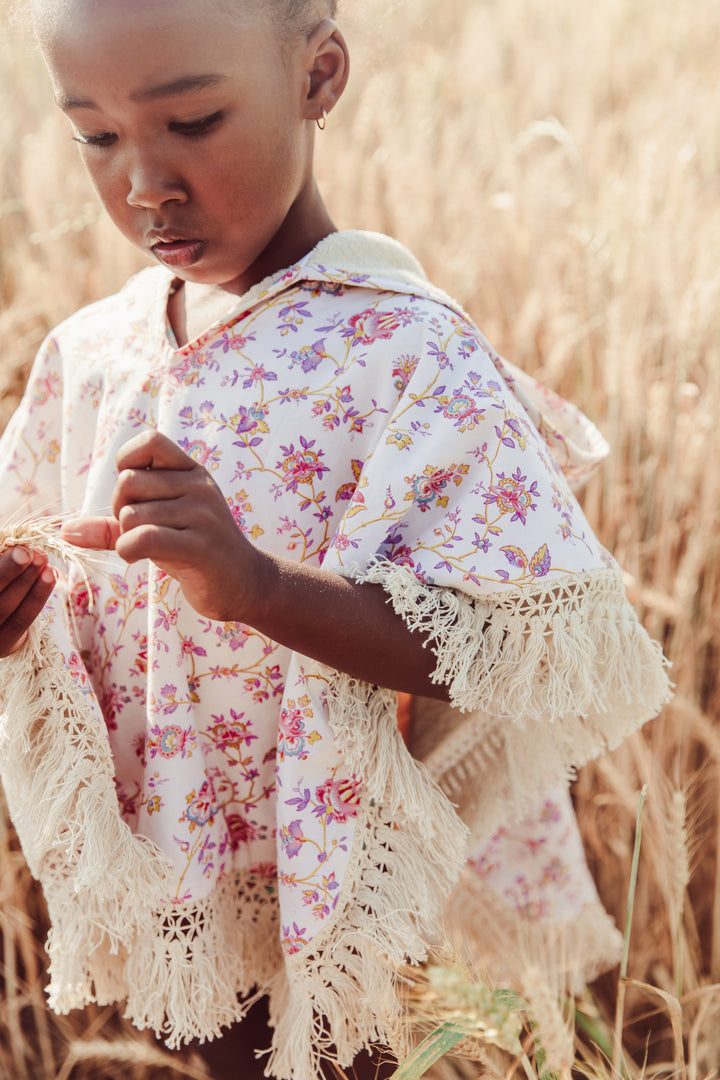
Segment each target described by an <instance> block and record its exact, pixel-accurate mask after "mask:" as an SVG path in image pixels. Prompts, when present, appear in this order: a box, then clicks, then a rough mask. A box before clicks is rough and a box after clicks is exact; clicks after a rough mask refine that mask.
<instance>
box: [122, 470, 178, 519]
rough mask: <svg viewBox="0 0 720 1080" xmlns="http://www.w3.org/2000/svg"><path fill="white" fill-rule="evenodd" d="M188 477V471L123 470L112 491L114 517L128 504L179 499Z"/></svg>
mask: <svg viewBox="0 0 720 1080" xmlns="http://www.w3.org/2000/svg"><path fill="white" fill-rule="evenodd" d="M188 477H189V473H188V471H187V470H180V469H123V470H122V472H121V473H120V475H119V476H118V478H117V483H116V484H115V490H114V491H113V497H112V509H113V513H114V514H115V517H117V518H119V516H120V510H121V509H122V507H123V506H127V505H128V504H129V503H142V502H150V501H152V500H158V499H177V498H179V497H180V496H182V495H184V494H185V493H186V491H187V489H188V484H189V482H190V481H189V479H188Z"/></svg>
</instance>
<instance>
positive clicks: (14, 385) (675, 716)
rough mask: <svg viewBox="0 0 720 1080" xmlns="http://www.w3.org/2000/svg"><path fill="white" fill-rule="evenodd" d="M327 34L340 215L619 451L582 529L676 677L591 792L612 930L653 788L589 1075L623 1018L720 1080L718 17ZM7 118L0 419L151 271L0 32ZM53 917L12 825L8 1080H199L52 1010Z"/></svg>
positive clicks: (620, 9)
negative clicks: (660, 706)
mask: <svg viewBox="0 0 720 1080" xmlns="http://www.w3.org/2000/svg"><path fill="white" fill-rule="evenodd" d="M339 21H340V23H341V25H342V26H343V29H344V30H345V32H346V35H347V38H348V41H349V44H350V48H351V54H352V60H353V71H352V78H351V83H350V87H349V89H348V91H347V94H346V96H345V98H344V99H343V101H342V102H341V104H340V105H339V106H338V108H337V109H336V110H335V111H334V112H333V113H332V114H331V116H330V117H329V119H328V125H327V130H326V131H325V132H324V133H323V134H322V135H320V134H319V133H318V140H317V143H318V150H317V168H318V176H319V180H320V184H321V187H322V188H323V191H324V194H325V196H326V200H327V202H328V205H329V207H330V210H331V213H332V214H333V216H334V218H335V220H336V223H337V224H338V225H339V226H340V227H357V228H368V229H377V230H381V231H384V232H388V233H390V234H392V235H393V236H395V237H397V238H398V239H399V240H401V241H402V242H403V243H405V244H406V245H407V246H408V247H410V248H411V249H412V250H413V251H414V252H415V254H416V255H417V256H418V257H419V258H420V260H421V262H422V263H423V264H424V266H425V268H426V270H427V271H428V273H429V275H430V276H431V278H432V279H433V280H434V281H435V282H436V283H437V284H438V285H440V286H442V287H444V288H445V289H446V290H447V291H448V292H450V293H451V294H453V295H454V296H455V297H456V298H457V299H458V300H459V301H460V302H461V303H462V304H463V305H464V306H465V307H466V308H467V309H468V310H469V311H470V313H471V314H472V316H473V317H474V319H475V320H476V321H477V323H478V324H479V326H480V328H481V329H482V330H483V331H484V333H485V334H486V336H487V337H488V338H489V339H490V341H491V342H492V344H493V346H494V347H495V348H496V349H497V350H498V351H499V352H500V353H502V354H504V355H505V356H507V357H508V358H509V359H510V360H512V361H513V362H514V363H516V364H518V365H519V366H521V367H524V368H526V369H527V370H528V371H531V372H533V373H534V374H536V375H537V376H538V377H539V378H541V379H542V380H543V381H544V382H546V383H547V384H548V385H550V386H551V387H553V388H554V389H556V390H558V391H559V392H560V393H562V394H564V395H565V396H567V397H569V398H571V399H572V400H574V401H575V402H576V403H577V404H579V405H580V406H581V407H582V408H583V409H584V410H585V411H586V412H587V413H588V414H589V416H590V417H591V418H592V419H593V420H594V421H595V422H596V423H597V424H598V425H599V427H600V428H601V430H602V431H603V433H604V434H605V436H606V437H607V438H608V440H609V441H610V443H611V445H612V456H611V458H610V460H609V462H608V464H607V465H606V467H605V468H604V469H603V470H602V472H601V475H600V476H599V477H598V478H597V479H596V480H594V481H593V482H592V483H591V485H590V486H589V488H588V489H587V491H586V492H585V495H584V505H585V508H586V512H587V513H588V516H589V518H590V520H591V523H592V524H593V525H594V527H595V529H596V531H597V532H598V534H599V535H600V537H601V539H602V540H603V542H604V543H605V544H606V546H608V547H609V548H610V549H611V550H612V551H613V552H614V553H615V554H616V556H617V557H618V559H619V560H620V562H621V563H622V565H623V566H624V568H625V569H626V571H627V587H628V592H629V595H630V597H631V599H632V601H633V602H634V603H635V605H636V607H637V609H638V611H639V613H640V616H641V618H642V619H643V621H644V623H645V625H646V626H647V628H648V630H649V631H650V633H651V634H653V635H654V636H655V637H657V638H658V639H659V640H660V641H661V642H662V644H663V647H664V649H665V651H666V654H667V656H668V657H669V658H670V660H671V661H672V664H673V671H672V677H673V679H674V682H675V684H676V697H675V699H674V701H673V703H672V704H671V705H670V706H669V707H668V708H667V709H666V710H665V712H664V713H663V714H662V715H661V717H659V718H658V719H657V720H656V721H654V722H653V723H652V724H650V725H647V727H646V728H645V729H644V730H643V732H642V733H641V734H640V735H638V736H636V737H634V738H633V739H631V740H629V741H628V743H627V744H625V745H624V746H623V747H622V748H621V749H620V750H619V751H618V752H616V753H615V754H613V755H609V756H607V757H606V758H603V759H602V760H600V761H599V762H597V763H594V764H593V765H592V766H590V767H588V768H586V769H585V770H583V772H582V774H581V776H580V777H579V779H578V781H577V784H576V785H575V789H574V797H575V801H576V809H577V813H578V818H579V820H580V823H581V828H582V832H583V837H584V841H585V845H586V850H587V854H588V859H589V862H590V865H591V867H592V869H593V872H594V874H595V877H596V880H597V882H598V886H599V889H600V892H601V895H602V898H603V900H604V902H605V904H606V906H607V907H608V909H609V910H610V912H611V913H612V914H613V915H614V916H615V918H616V919H617V921H618V923H619V925H620V926H621V928H622V927H623V926H624V922H625V906H626V903H627V895H628V885H629V880H630V864H631V858H632V848H633V839H634V828H635V816H636V810H637V804H638V793H639V790H640V788H641V787H642V785H643V784H647V785H648V799H647V803H646V806H645V811H644V813H645V817H644V823H643V826H644V832H643V846H642V852H641V859H640V867H639V873H638V882H637V889H636V894H635V902H634V921H633V935H632V939H631V950H630V960H629V976H630V978H631V979H633V980H635V982H636V983H643V984H646V985H644V986H638V985H634V984H633V983H630V982H625V983H623V985H622V993H621V994H620V998H621V1002H620V1006H621V1007H620V1008H618V993H619V988H620V984H619V980H618V973H617V971H615V972H613V973H610V974H609V975H607V976H604V977H603V978H602V979H601V980H599V982H598V983H596V984H595V985H594V986H593V987H592V988H591V991H589V992H588V994H587V995H586V996H585V997H584V998H583V999H582V1000H581V1001H580V1002H579V1003H578V1004H577V1012H576V1021H577V1024H576V1035H575V1052H576V1061H575V1068H576V1074H583V1075H588V1076H611V1075H617V1071H615V1072H613V1067H612V1065H611V1064H609V1063H608V1062H607V1061H606V1057H608V1056H611V1053H612V1032H613V1029H614V1028H615V1027H616V1026H617V1028H618V1032H619V1033H620V1036H621V1040H622V1044H623V1048H624V1049H623V1061H624V1064H623V1066H622V1067H623V1070H624V1073H625V1074H626V1075H628V1076H640V1075H644V1076H650V1077H659V1076H667V1075H669V1074H670V1073H672V1074H673V1075H675V1076H687V1077H688V1080H696V1078H697V1080H703V1078H711V1077H717V1076H718V1062H719V1061H720V986H718V985H716V984H718V983H720V865H719V863H718V812H719V803H720V785H719V783H718V781H719V775H718V767H719V763H720V727H719V726H718V711H719V708H720V683H719V681H718V665H719V664H720V561H719V559H718V554H719V552H720V528H719V526H720V435H719V431H720V424H719V423H718V416H717V406H718V400H719V399H720V260H719V259H718V252H719V251H720V171H719V170H720V94H719V93H718V74H717V72H718V57H719V56H720V5H718V3H717V0H692V4H691V5H689V4H687V3H683V2H681V0H598V2H597V3H593V4H590V3H586V4H577V3H571V2H570V0H502V2H500V0H443V3H442V4H438V3H430V0H401V2H390V0H342V5H341V13H340V16H339ZM0 99H1V100H2V106H3V108H2V117H3V123H2V126H1V127H0V345H1V350H2V351H1V352H0V427H1V426H4V424H5V422H6V421H7V419H8V417H9V416H10V414H11V413H12V411H13V409H14V407H15V405H16V404H17V401H18V400H19V395H20V394H21V392H22V387H23V384H24V380H25V379H26V377H27V373H28V370H29V365H30V364H31V362H32V359H33V356H34V353H35V350H36V348H37V346H38V345H39V343H40V341H41V340H42V338H43V336H44V334H45V333H46V332H47V331H48V330H49V329H50V328H51V327H52V326H53V325H54V324H55V323H57V322H58V321H59V320H61V319H62V318H64V317H65V316H66V315H68V314H70V313H71V312H72V311H74V310H75V309H76V308H78V307H79V306H80V305H82V304H84V303H87V302H89V301H91V300H93V299H96V298H98V297H100V296H102V295H104V294H106V293H108V292H110V291H112V290H114V289H115V288H116V287H118V286H119V285H120V284H121V283H122V282H123V281H124V280H125V279H126V278H127V277H128V276H129V274H130V273H132V272H133V271H134V270H135V269H137V268H139V267H140V266H142V265H143V259H142V256H140V255H139V254H138V253H136V252H135V251H134V250H133V249H132V248H131V247H130V246H129V244H127V242H126V241H125V240H123V239H122V237H120V236H119V234H117V233H116V232H115V230H114V228H113V226H111V225H110V223H109V222H108V221H107V220H106V219H105V218H104V217H103V215H102V213H101V211H100V210H99V207H98V204H97V202H96V200H95V197H94V195H93V192H92V189H91V187H90V185H89V183H88V181H87V180H86V178H85V176H84V173H83V171H82V168H81V166H80V164H79V163H78V161H77V159H76V152H75V147H74V145H73V143H72V141H71V139H70V130H69V127H68V126H67V123H66V121H64V120H63V119H62V118H61V117H60V116H59V115H56V112H55V111H54V106H53V103H52V98H51V94H50V89H49V85H48V83H47V79H46V77H45V73H44V69H43V67H42V62H41V60H40V58H39V56H38V54H37V52H36V50H35V48H34V46H33V44H32V42H31V41H30V38H29V36H28V35H27V33H25V32H24V31H23V28H22V27H17V28H15V29H13V30H7V29H5V30H3V31H2V32H0ZM44 920H45V916H44V909H43V904H42V898H41V896H40V895H39V894H38V892H37V890H36V888H35V887H34V885H33V884H32V883H31V881H30V879H29V876H28V874H27V871H26V870H25V868H24V864H23V860H22V856H21V855H20V854H19V852H18V847H17V842H16V840H15V838H14V835H13V833H12V830H11V828H10V826H9V825H8V824H7V822H6V820H5V818H4V816H2V815H0V984H2V991H3V992H2V997H1V998H0V1080H5V1078H7V1080H24V1078H30V1080H50V1078H52V1077H60V1078H62V1080H68V1078H70V1077H72V1078H75V1077H77V1078H80V1077H100V1076H105V1075H111V1074H112V1075H113V1076H117V1077H127V1078H128V1080H142V1078H144V1077H152V1078H156V1077H161V1076H170V1075H196V1076H199V1075H203V1074H202V1073H201V1072H200V1071H198V1070H197V1069H196V1068H194V1066H193V1065H192V1062H191V1060H190V1058H188V1059H187V1061H186V1062H185V1063H184V1064H182V1063H181V1062H180V1061H179V1060H176V1062H175V1065H173V1066H172V1067H171V1066H170V1065H169V1064H168V1062H167V1060H165V1061H164V1062H161V1061H160V1059H159V1058H157V1059H156V1060H155V1061H154V1063H153V1054H157V1053H159V1051H157V1050H154V1049H152V1048H148V1044H147V1042H146V1041H144V1040H143V1039H142V1037H140V1036H136V1035H135V1034H134V1033H133V1032H132V1031H131V1030H130V1029H128V1028H126V1027H125V1026H123V1023H122V1021H121V1020H120V1019H119V1017H118V1016H117V1015H116V1014H115V1013H114V1012H113V1011H111V1010H99V1009H95V1010H87V1012H86V1013H84V1014H76V1015H73V1016H71V1017H68V1018H64V1019H57V1018H55V1017H52V1016H51V1015H50V1014H49V1013H48V1012H47V1010H46V1009H45V1007H44V1004H43V991H42V985H43V964H44V954H43V950H42V941H43V939H44V934H45V931H46V926H45V921H44ZM651 988H654V989H651ZM571 1011H572V1010H571ZM105 1037H107V1038H110V1037H112V1038H113V1039H114V1043H113V1046H112V1048H109V1047H108V1046H107V1045H105V1047H104V1048H103V1046H99V1045H98V1044H97V1040H98V1039H102V1038H105ZM103 1054H104V1055H105V1056H104V1057H103ZM133 1055H134V1056H133ZM103 1061H105V1062H106V1064H102V1062H103ZM110 1063H111V1064H110ZM615 1066H616V1070H617V1068H618V1060H617V1052H616V1062H615ZM444 1067H445V1069H446V1072H445V1075H456V1074H458V1073H462V1075H465V1076H470V1077H474V1076H477V1075H479V1068H478V1066H472V1065H462V1064H461V1063H456V1064H455V1065H451V1064H447V1063H446V1064H445V1066H444ZM523 1067H524V1066H523ZM514 1068H518V1069H520V1065H518V1064H517V1063H516V1064H515V1066H513V1064H512V1063H510V1064H508V1072H509V1073H510V1072H512V1070H513V1069H514ZM448 1070H449V1071H448ZM463 1070H464V1071H463ZM531 1075H535V1074H534V1073H531Z"/></svg>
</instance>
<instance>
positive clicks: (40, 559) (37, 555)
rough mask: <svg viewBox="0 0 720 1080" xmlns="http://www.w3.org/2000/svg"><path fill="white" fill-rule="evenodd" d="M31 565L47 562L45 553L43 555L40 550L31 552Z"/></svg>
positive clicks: (40, 564) (42, 564)
mask: <svg viewBox="0 0 720 1080" xmlns="http://www.w3.org/2000/svg"><path fill="white" fill-rule="evenodd" d="M32 561H33V566H44V565H45V563H46V562H47V555H43V553H42V551H34V552H33V557H32Z"/></svg>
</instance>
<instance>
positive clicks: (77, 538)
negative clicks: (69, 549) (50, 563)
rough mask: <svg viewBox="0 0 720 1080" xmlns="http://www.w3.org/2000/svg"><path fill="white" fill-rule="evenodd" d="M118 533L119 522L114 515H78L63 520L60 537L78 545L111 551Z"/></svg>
mask: <svg viewBox="0 0 720 1080" xmlns="http://www.w3.org/2000/svg"><path fill="white" fill-rule="evenodd" d="M119 535H120V524H119V522H118V521H117V519H116V518H114V517H79V518H73V520H72V521H65V522H64V523H63V526H62V528H61V529H60V538H61V539H62V540H67V542H68V543H69V544H76V545H77V546H78V547H83V548H93V549H94V550H103V551H112V550H113V549H114V547H115V542H116V541H117V538H118V536H119Z"/></svg>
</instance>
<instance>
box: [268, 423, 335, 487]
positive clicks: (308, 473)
mask: <svg viewBox="0 0 720 1080" xmlns="http://www.w3.org/2000/svg"><path fill="white" fill-rule="evenodd" d="M314 445H315V439H311V440H310V441H309V442H308V440H307V439H306V438H305V437H304V436H303V435H301V436H300V449H298V450H296V449H295V446H294V444H293V443H291V444H290V446H282V447H281V448H280V449H281V450H282V452H283V453H284V454H285V458H284V459H283V460H282V461H279V462H278V465H277V467H278V469H280V470H281V471H282V474H283V480H284V481H285V485H286V487H287V489H288V491H295V492H297V489H298V484H312V483H313V481H314V480H316V479H318V480H319V479H321V477H322V476H323V474H324V473H326V472H329V471H330V469H329V466H328V465H324V464H323V463H322V462H321V461H320V458H321V457H323V456H324V454H323V451H322V450H318V451H315V450H313V446H314Z"/></svg>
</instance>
